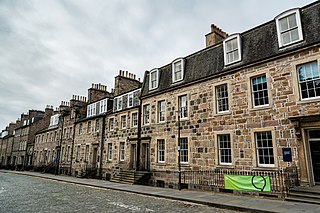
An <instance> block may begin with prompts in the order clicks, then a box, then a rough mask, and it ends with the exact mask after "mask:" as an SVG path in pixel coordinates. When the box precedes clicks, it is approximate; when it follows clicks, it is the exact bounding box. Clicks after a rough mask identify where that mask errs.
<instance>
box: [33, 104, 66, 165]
mask: <svg viewBox="0 0 320 213" xmlns="http://www.w3.org/2000/svg"><path fill="white" fill-rule="evenodd" d="M59 118H60V114H59V113H58V110H56V111H55V112H54V114H53V115H52V116H51V118H50V123H49V126H48V127H46V128H45V129H43V130H40V131H38V132H37V133H36V135H35V144H34V150H33V153H34V159H33V166H34V167H35V169H36V168H37V167H42V166H49V165H53V164H54V162H55V156H56V146H57V144H58V140H59V135H60V132H61V129H59V126H58V124H59Z"/></svg>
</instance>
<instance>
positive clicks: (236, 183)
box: [224, 175, 271, 192]
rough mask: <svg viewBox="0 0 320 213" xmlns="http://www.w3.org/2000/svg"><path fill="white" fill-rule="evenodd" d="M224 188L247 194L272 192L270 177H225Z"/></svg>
mask: <svg viewBox="0 0 320 213" xmlns="http://www.w3.org/2000/svg"><path fill="white" fill-rule="evenodd" d="M224 188H225V189H231V190H239V191H247V192H271V186H270V178H269V176H244V175H224Z"/></svg>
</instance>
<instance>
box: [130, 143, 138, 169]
mask: <svg viewBox="0 0 320 213" xmlns="http://www.w3.org/2000/svg"><path fill="white" fill-rule="evenodd" d="M130 169H132V170H136V169H137V144H131V155H130Z"/></svg>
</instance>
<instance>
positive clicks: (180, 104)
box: [178, 94, 188, 119]
mask: <svg viewBox="0 0 320 213" xmlns="http://www.w3.org/2000/svg"><path fill="white" fill-rule="evenodd" d="M182 97H186V102H185V105H184V102H182ZM182 104H183V105H182ZM183 108H184V109H185V110H184V111H182V109H183ZM178 110H179V112H178V113H179V114H180V119H187V118H188V95H187V94H185V95H180V96H178ZM184 112H186V115H185V114H184Z"/></svg>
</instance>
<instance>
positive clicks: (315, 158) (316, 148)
mask: <svg viewBox="0 0 320 213" xmlns="http://www.w3.org/2000/svg"><path fill="white" fill-rule="evenodd" d="M309 144H310V151H311V160H312V169H313V176H314V181H315V182H316V183H317V184H320V129H319V130H310V131H309Z"/></svg>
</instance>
